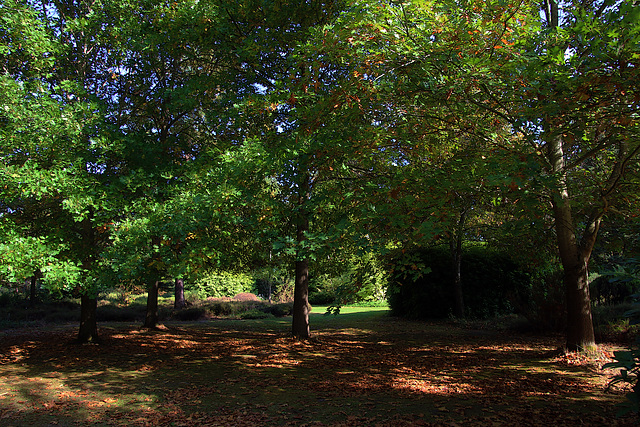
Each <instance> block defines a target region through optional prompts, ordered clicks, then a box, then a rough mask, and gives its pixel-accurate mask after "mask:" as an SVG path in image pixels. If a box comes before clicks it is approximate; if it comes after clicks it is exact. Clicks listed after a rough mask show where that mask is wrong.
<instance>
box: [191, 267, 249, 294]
mask: <svg viewBox="0 0 640 427" xmlns="http://www.w3.org/2000/svg"><path fill="white" fill-rule="evenodd" d="M255 291H256V289H255V279H254V278H253V276H251V275H249V274H243V273H229V272H223V271H211V272H209V273H207V274H205V275H203V276H202V277H201V278H200V279H199V280H197V281H196V282H195V283H191V284H188V283H187V284H185V292H196V293H197V295H198V299H206V298H210V297H213V298H224V297H229V298H230V297H233V296H234V295H237V294H239V293H242V292H251V293H255Z"/></svg>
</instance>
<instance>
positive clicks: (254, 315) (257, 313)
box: [240, 308, 275, 319]
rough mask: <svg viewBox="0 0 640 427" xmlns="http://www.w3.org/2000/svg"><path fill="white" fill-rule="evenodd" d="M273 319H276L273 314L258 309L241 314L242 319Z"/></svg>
mask: <svg viewBox="0 0 640 427" xmlns="http://www.w3.org/2000/svg"><path fill="white" fill-rule="evenodd" d="M273 317H275V316H274V315H273V314H271V313H266V312H264V311H262V310H258V309H257V308H254V309H252V310H248V311H245V312H243V313H240V318H241V319H270V318H273Z"/></svg>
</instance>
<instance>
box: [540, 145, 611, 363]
mask: <svg viewBox="0 0 640 427" xmlns="http://www.w3.org/2000/svg"><path fill="white" fill-rule="evenodd" d="M563 144H564V143H563V140H562V137H561V136H560V135H555V136H553V137H551V138H549V139H548V140H547V146H548V153H549V160H550V163H551V168H552V172H553V173H554V174H555V175H556V176H557V177H558V178H559V180H558V187H557V192H556V193H555V194H552V206H553V215H554V225H555V229H556V238H557V241H558V250H559V254H560V260H561V262H562V268H563V270H564V287H565V298H566V303H567V343H566V345H567V350H569V351H579V350H583V349H592V348H593V347H595V345H596V340H595V333H594V330H593V319H592V316H591V297H590V295H589V281H588V274H589V273H588V264H589V258H590V257H591V251H592V250H593V246H594V244H595V241H596V236H597V233H598V228H599V226H600V219H601V217H602V214H598V213H597V211H594V215H592V217H591V218H590V220H589V223H588V225H587V227H586V229H585V231H584V234H583V238H582V241H581V242H578V240H577V237H576V224H575V222H574V218H573V212H572V209H571V196H570V194H569V188H568V185H567V171H566V163H565V155H564V145H563Z"/></svg>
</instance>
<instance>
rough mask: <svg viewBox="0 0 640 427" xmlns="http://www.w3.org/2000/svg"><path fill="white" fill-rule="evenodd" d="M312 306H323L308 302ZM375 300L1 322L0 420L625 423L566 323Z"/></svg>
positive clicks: (615, 395) (615, 398)
mask: <svg viewBox="0 0 640 427" xmlns="http://www.w3.org/2000/svg"><path fill="white" fill-rule="evenodd" d="M314 311H315V310H314ZM387 313H388V312H387V311H386V310H383V309H379V308H369V309H352V310H348V312H345V313H344V314H340V315H339V316H337V317H336V316H323V315H321V314H320V313H317V314H315V313H314V314H313V315H312V316H311V327H312V334H313V335H314V339H313V340H312V341H309V342H300V341H295V340H293V339H292V338H290V337H289V334H288V333H289V329H290V318H284V319H269V320H210V321H204V322H188V323H187V322H171V323H167V324H165V326H166V329H164V330H159V331H149V330H140V328H139V325H133V324H127V323H115V322H114V323H108V324H101V325H100V335H101V343H100V344H88V345H76V344H72V343H71V341H72V339H73V337H74V335H75V333H76V331H77V325H76V324H65V325H47V326H43V327H40V328H33V327H32V328H28V329H27V328H18V329H11V330H5V331H0V425H3V426H25V425H29V426H50V425H59V426H71V425H105V426H119V425H122V426H130V425H133V426H151V425H153V426H156V425H173V426H254V425H256V426H257V425H260V426H271V425H290V426H302V425H307V426H329V425H331V426H341V425H342V426H359V425H364V426H369V425H371V426H374V425H379V426H402V425H405V426H413V425H464V426H475V425H477V426H486V425H512V426H522V425H531V426H538V425H545V424H546V425H566V426H574V425H592V426H627V425H629V426H631V425H637V423H638V418H629V417H627V418H618V417H617V416H616V412H617V411H618V408H617V407H616V404H618V403H620V402H622V401H624V394H625V393H626V392H627V391H628V390H625V389H623V388H621V387H618V386H616V387H615V388H613V389H609V390H607V384H608V382H609V380H610V378H611V376H612V375H613V374H614V372H613V371H603V370H602V369H601V366H602V364H604V363H606V362H607V361H609V360H608V359H607V357H610V356H611V351H613V348H611V347H609V346H606V345H603V346H602V347H601V348H602V352H601V355H600V356H599V358H591V359H587V358H582V357H575V356H573V357H571V356H568V355H565V354H564V353H563V352H561V351H558V348H559V347H560V346H561V344H562V337H560V336H538V335H530V334H529V335H523V334H515V333H512V332H508V331H505V330H498V329H486V328H484V329H479V328H477V327H473V326H470V325H464V324H455V323H452V322H411V321H406V320H400V319H396V318H392V317H389V316H388V315H387Z"/></svg>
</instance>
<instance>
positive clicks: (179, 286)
mask: <svg viewBox="0 0 640 427" xmlns="http://www.w3.org/2000/svg"><path fill="white" fill-rule="evenodd" d="M185 305H186V301H185V300H184V279H176V280H175V301H174V303H173V308H175V309H177V310H181V309H183V308H184V306H185Z"/></svg>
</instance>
